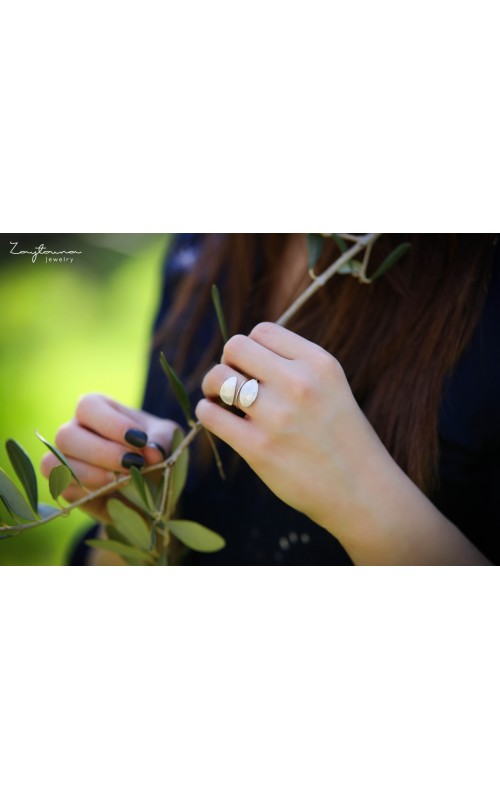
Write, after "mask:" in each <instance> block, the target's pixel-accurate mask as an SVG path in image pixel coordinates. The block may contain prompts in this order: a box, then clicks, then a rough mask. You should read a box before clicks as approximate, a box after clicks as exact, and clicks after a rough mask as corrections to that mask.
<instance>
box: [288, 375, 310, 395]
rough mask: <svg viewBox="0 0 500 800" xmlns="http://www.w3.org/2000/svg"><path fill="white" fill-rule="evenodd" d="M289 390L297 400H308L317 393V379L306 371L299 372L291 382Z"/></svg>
mask: <svg viewBox="0 0 500 800" xmlns="http://www.w3.org/2000/svg"><path fill="white" fill-rule="evenodd" d="M289 390H290V393H291V395H292V397H293V398H294V400H295V402H298V403H304V402H307V400H309V399H310V398H311V397H313V396H314V394H315V381H314V380H313V379H312V377H311V376H309V375H308V374H306V373H305V372H299V373H297V374H296V375H295V376H294V379H293V381H291V382H290V387H289Z"/></svg>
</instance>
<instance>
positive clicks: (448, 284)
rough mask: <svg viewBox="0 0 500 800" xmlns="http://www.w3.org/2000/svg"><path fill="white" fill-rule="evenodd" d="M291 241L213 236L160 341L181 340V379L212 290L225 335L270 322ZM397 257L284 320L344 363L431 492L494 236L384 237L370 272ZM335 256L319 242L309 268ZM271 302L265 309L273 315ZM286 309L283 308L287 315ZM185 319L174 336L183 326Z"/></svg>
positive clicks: (215, 354)
mask: <svg viewBox="0 0 500 800" xmlns="http://www.w3.org/2000/svg"><path fill="white" fill-rule="evenodd" d="M290 236H291V235H290V234H227V235H224V236H222V235H220V234H209V235H207V236H205V237H204V240H203V246H202V250H201V253H200V256H199V259H198V261H197V264H196V266H195V268H194V269H193V271H192V272H191V273H190V274H188V275H187V276H186V278H185V279H184V280H183V282H182V284H181V285H180V287H179V291H178V293H177V295H176V298H175V302H174V306H173V308H172V310H171V313H170V314H169V316H168V318H167V319H166V320H165V322H164V324H163V325H162V327H161V328H160V330H159V331H158V334H157V337H156V344H158V343H164V342H168V341H169V340H170V339H171V337H173V336H175V339H176V341H177V348H176V356H175V362H174V366H176V368H177V369H178V370H180V371H181V372H182V370H183V365H184V364H185V361H186V358H187V355H188V353H189V352H190V347H191V344H192V342H193V340H194V337H195V335H196V331H197V329H198V326H199V325H200V322H201V320H202V318H203V316H204V315H205V314H206V313H207V311H208V312H209V313H210V304H211V299H210V290H211V285H212V283H216V284H217V285H218V286H219V289H220V291H221V294H222V300H223V306H224V311H225V315H226V317H227V321H228V327H229V330H230V334H233V333H236V332H243V333H248V332H249V331H250V329H251V328H252V327H253V326H254V325H255V324H256V323H257V322H259V321H260V320H265V319H269V318H270V317H269V309H270V306H271V299H272V298H273V287H274V286H276V281H277V278H278V276H279V274H280V271H281V270H282V268H283V255H284V253H285V251H286V247H287V245H288V244H289V240H290ZM403 241H408V242H410V243H411V249H410V250H409V252H408V254H407V255H406V256H405V257H404V259H403V260H402V261H401V262H400V263H399V264H398V265H396V266H395V267H393V268H392V269H391V270H389V271H388V272H387V273H386V274H385V275H384V276H383V277H382V278H380V279H379V280H377V281H375V282H374V283H373V284H369V285H364V284H360V283H359V282H358V281H357V280H354V279H353V278H352V277H350V276H344V275H337V276H335V277H334V278H333V279H332V280H331V281H330V282H329V283H328V284H327V285H326V286H325V287H323V289H321V290H320V291H319V292H318V293H317V294H316V295H315V296H314V298H313V299H312V300H311V301H310V302H309V303H308V304H306V305H305V306H304V307H303V308H302V309H301V310H300V311H299V312H298V313H297V315H296V317H295V318H293V319H292V320H291V321H290V324H289V327H290V328H291V329H292V330H294V331H295V332H296V333H299V334H300V335H302V336H304V337H306V338H308V339H310V340H312V341H314V342H316V343H317V344H319V345H321V346H322V347H324V348H325V349H326V350H328V351H329V352H330V353H332V354H333V355H335V357H336V358H338V360H339V361H340V363H341V364H342V366H343V368H344V370H345V373H346V376H347V379H348V380H349V383H350V385H351V388H352V391H353V393H354V396H355V397H356V399H357V401H358V403H359V404H360V406H361V408H362V409H363V411H364V413H365V414H366V416H367V417H368V419H369V420H370V422H371V423H372V425H373V427H374V428H375V430H376V431H377V433H378V435H379V437H380V438H381V440H382V442H383V443H384V444H385V446H386V447H387V449H388V450H389V452H390V453H391V455H392V456H393V458H394V459H395V460H396V462H397V463H398V464H399V465H400V466H401V467H402V469H404V470H405V472H406V473H407V474H408V475H409V476H410V478H411V479H412V480H413V481H414V482H415V483H416V484H417V485H418V486H419V487H420V488H421V489H423V490H424V491H426V492H427V493H428V494H430V493H431V492H432V490H433V489H434V488H436V485H437V468H438V457H439V445H438V412H439V404H440V399H441V395H442V391H443V386H444V382H445V379H446V377H447V376H448V375H449V373H450V372H451V370H452V368H453V366H454V365H455V364H456V362H457V361H458V359H459V357H460V355H461V354H462V353H463V351H464V349H465V348H466V346H467V343H468V342H469V340H470V338H471V335H472V333H473V331H474V328H475V326H476V325H477V323H478V320H479V317H480V314H481V311H482V308H483V304H484V300H485V297H486V294H487V290H488V284H489V279H490V277H491V270H492V263H493V251H494V247H493V245H494V241H495V236H494V234H384V235H383V236H382V237H381V238H380V239H379V240H378V241H377V243H376V244H375V247H374V249H373V253H372V257H371V260H370V263H371V264H373V265H374V267H373V268H375V267H376V266H377V265H378V264H380V263H381V261H382V259H383V258H384V257H385V256H386V255H387V254H388V253H389V252H391V250H392V248H394V247H395V246H396V245H397V244H399V243H401V242H403ZM336 255H338V251H337V252H336V246H335V243H334V242H333V240H329V241H328V243H327V244H326V245H325V248H324V251H323V253H322V256H321V259H320V262H319V263H318V267H317V271H318V272H321V270H322V269H325V268H326V267H327V266H329V264H330V263H332V261H333V260H334V259H335V257H336ZM275 304H276V298H275V297H274V300H273V307H275ZM283 310H284V308H283ZM181 320H182V321H183V327H182V336H181V337H179V322H180V321H181ZM221 346H222V342H221V338H220V334H219V333H218V332H217V330H215V333H214V336H213V338H212V340H211V341H210V342H208V343H206V347H205V348H204V352H203V356H202V357H201V359H200V361H199V363H198V364H197V366H196V368H195V370H194V371H193V372H192V373H191V375H190V376H189V385H190V386H191V387H194V386H196V385H198V386H199V383H200V380H201V378H202V376H203V375H204V373H205V372H206V371H207V370H208V369H209V368H210V366H211V365H212V364H213V363H214V362H216V361H218V360H219V357H220V352H221Z"/></svg>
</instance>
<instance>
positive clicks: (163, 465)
mask: <svg viewBox="0 0 500 800" xmlns="http://www.w3.org/2000/svg"><path fill="white" fill-rule="evenodd" d="M202 427H203V426H202V424H201V422H197V423H196V424H195V425H194V426H193V427H192V428H191V430H190V431H189V433H188V434H187V436H186V437H185V438H184V439H183V440H182V442H181V443H180V444H179V447H178V448H177V450H175V451H174V452H173V453H172V455H170V456H169V457H168V458H167V459H165V461H160V463H159V464H151V465H150V466H149V467H145V468H144V469H143V470H141V472H142V474H143V475H145V474H147V473H148V472H156V471H157V470H159V469H169V468H170V467H172V466H173V465H174V464H175V463H176V461H177V459H178V458H179V456H180V455H181V453H182V452H183V451H184V450H185V449H186V447H189V445H190V444H191V442H192V441H193V439H194V438H195V437H196V436H197V435H198V433H199V432H200V431H201V429H202ZM131 477H132V476H131V475H122V476H121V477H120V478H117V479H116V480H114V481H112V482H111V483H107V484H106V485H105V486H101V487H100V488H99V489H96V490H95V491H94V492H89V493H88V494H86V495H85V496H84V497H81V498H80V499H79V500H75V502H74V503H71V504H69V505H67V506H64V508H63V509H62V510H61V511H57V512H56V513H55V514H51V515H50V516H48V517H44V519H40V520H35V522H28V523H26V524H25V525H16V526H12V527H8V526H7V527H3V528H0V531H17V532H19V531H26V530H29V528H37V527H40V526H41V525H46V524H47V522H52V520H54V519H57V518H58V517H63V516H66V515H67V514H68V513H69V512H70V511H72V510H73V509H74V508H79V506H84V505H85V503H88V502H89V501H90V500H95V499H96V498H98V497H102V496H103V495H105V494H108V493H109V492H112V491H114V490H115V489H119V488H121V487H122V486H126V485H127V483H129V481H130V480H131Z"/></svg>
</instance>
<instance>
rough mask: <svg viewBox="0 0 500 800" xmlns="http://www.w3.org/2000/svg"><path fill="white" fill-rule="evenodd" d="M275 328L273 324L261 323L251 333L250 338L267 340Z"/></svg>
mask: <svg viewBox="0 0 500 800" xmlns="http://www.w3.org/2000/svg"><path fill="white" fill-rule="evenodd" d="M273 328H274V323H273V322H259V323H258V324H257V325H256V326H255V328H253V329H252V331H251V333H250V338H252V339H266V338H268V337H269V336H270V335H271V334H272V332H273Z"/></svg>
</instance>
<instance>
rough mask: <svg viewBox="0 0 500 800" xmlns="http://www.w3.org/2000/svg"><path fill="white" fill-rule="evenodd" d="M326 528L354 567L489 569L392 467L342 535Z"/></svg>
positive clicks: (333, 527) (378, 478)
mask: <svg viewBox="0 0 500 800" xmlns="http://www.w3.org/2000/svg"><path fill="white" fill-rule="evenodd" d="M325 527H326V528H327V530H329V531H330V532H331V533H332V534H333V535H335V536H336V538H338V539H339V541H340V542H341V544H342V545H343V547H344V548H345V549H346V551H347V552H348V553H349V555H350V557H351V559H352V560H353V562H354V563H355V564H357V565H359V566H362V565H388V566H390V565H470V566H473V565H477V566H485V565H489V564H491V562H490V561H489V560H488V559H487V558H486V557H485V556H484V555H483V554H482V553H481V552H480V551H479V550H478V549H477V548H476V547H475V546H474V545H473V544H472V542H471V541H470V540H469V539H467V537H466V536H464V535H463V534H462V533H461V532H460V531H459V529H458V528H457V527H456V526H455V525H454V524H453V523H452V522H450V520H448V519H447V518H446V517H445V516H444V515H443V514H442V513H441V512H440V511H439V510H438V509H437V508H436V506H434V505H433V504H432V503H431V502H430V500H429V499H428V498H427V497H426V496H425V495H424V494H423V493H422V492H421V491H420V490H419V489H418V487H417V486H416V485H415V484H414V483H413V482H412V481H411V480H410V479H409V478H408V477H407V475H406V474H405V473H404V472H403V471H402V470H400V469H399V467H398V466H397V465H395V464H394V462H392V465H391V468H390V469H389V470H387V471H384V470H381V471H379V472H378V473H377V474H376V475H374V477H373V480H372V481H371V482H370V486H369V489H368V491H367V492H365V493H364V495H363V500H362V502H361V503H360V504H359V507H358V509H357V511H356V512H355V513H353V514H352V515H351V518H350V525H349V526H347V525H346V529H345V530H341V531H339V530H338V526H336V525H335V524H334V523H329V522H328V521H327V522H326V525H325Z"/></svg>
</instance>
